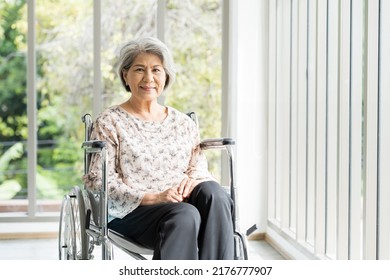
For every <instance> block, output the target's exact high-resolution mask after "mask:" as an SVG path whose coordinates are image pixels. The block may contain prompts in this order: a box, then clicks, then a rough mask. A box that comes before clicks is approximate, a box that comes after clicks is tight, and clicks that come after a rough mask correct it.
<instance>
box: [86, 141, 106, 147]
mask: <svg viewBox="0 0 390 280" xmlns="http://www.w3.org/2000/svg"><path fill="white" fill-rule="evenodd" d="M81 147H82V148H84V149H88V148H93V149H102V148H104V147H106V142H105V141H98V140H94V141H85V142H83V144H82V146H81Z"/></svg>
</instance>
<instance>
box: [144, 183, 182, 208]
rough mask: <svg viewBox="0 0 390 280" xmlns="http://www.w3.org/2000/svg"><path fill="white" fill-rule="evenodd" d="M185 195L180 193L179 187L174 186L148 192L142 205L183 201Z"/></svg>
mask: <svg viewBox="0 0 390 280" xmlns="http://www.w3.org/2000/svg"><path fill="white" fill-rule="evenodd" d="M182 201H183V196H182V195H181V194H179V192H178V188H177V187H173V188H170V189H166V190H165V191H163V192H160V193H147V194H145V195H144V197H143V199H142V201H141V205H153V204H159V203H165V202H173V203H176V202H182Z"/></svg>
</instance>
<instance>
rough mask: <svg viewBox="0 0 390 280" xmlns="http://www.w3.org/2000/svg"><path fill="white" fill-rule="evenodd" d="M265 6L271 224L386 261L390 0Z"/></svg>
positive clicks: (332, 255) (308, 241) (300, 240)
mask: <svg viewBox="0 0 390 280" xmlns="http://www.w3.org/2000/svg"><path fill="white" fill-rule="evenodd" d="M269 3H270V6H269V9H270V10H269V20H270V21H269V65H268V68H269V84H268V87H269V91H268V92H269V96H268V100H269V103H268V112H269V115H268V117H269V118H268V148H269V153H268V154H269V155H268V172H269V173H268V225H269V227H270V228H272V229H274V230H276V232H277V233H278V234H279V235H280V236H281V237H282V238H284V239H286V240H287V241H288V242H290V243H293V245H294V246H295V247H299V248H300V249H301V250H304V251H305V252H306V253H308V254H309V255H310V256H311V257H313V258H321V259H322V258H324V259H390V170H389V171H388V169H389V166H390V53H389V50H390V0H369V1H368V0H353V1H352V0H315V1H313V0H273V1H272V0H271V1H270V2H269Z"/></svg>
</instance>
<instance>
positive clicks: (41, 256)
mask: <svg viewBox="0 0 390 280" xmlns="http://www.w3.org/2000/svg"><path fill="white" fill-rule="evenodd" d="M56 227H57V225H56V224H53V225H52V228H51V229H47V231H44V232H42V227H40V226H39V225H36V224H35V225H34V226H32V225H31V224H30V226H29V231H28V232H29V234H27V232H26V230H25V229H26V227H25V226H23V225H20V224H7V225H5V224H0V260H57V259H58V240H57V238H56V237H55V235H56V234H55V230H56ZM23 230H24V231H25V233H24V234H23ZM49 230H52V234H51V235H50V234H48V232H49ZM12 231H14V232H15V234H13V235H12ZM34 231H35V232H34ZM16 233H17V234H16ZM12 236H14V238H13V237H12ZM15 237H18V238H15ZM34 237H40V238H34ZM94 255H95V259H100V256H101V255H100V248H99V247H98V248H97V249H95V252H94ZM248 255H249V259H250V260H283V259H284V258H283V256H282V255H280V254H279V253H278V252H277V251H276V250H275V249H274V248H273V247H272V246H270V245H269V244H268V243H267V242H266V241H265V240H249V241H248ZM114 258H115V259H117V260H121V259H122V260H124V259H130V257H129V256H128V255H127V254H126V253H124V252H122V251H121V250H118V249H117V250H115V248H114Z"/></svg>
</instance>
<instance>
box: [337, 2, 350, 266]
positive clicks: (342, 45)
mask: <svg viewBox="0 0 390 280" xmlns="http://www.w3.org/2000/svg"><path fill="white" fill-rule="evenodd" d="M339 15H340V21H339V23H340V31H339V32H340V33H339V36H340V37H339V38H340V41H339V144H338V145H339V147H338V151H339V153H338V156H339V158H338V172H339V176H338V224H337V226H338V231H337V241H338V242H337V259H341V260H343V259H348V250H349V249H348V244H349V240H348V237H349V236H348V234H349V229H348V226H349V185H350V182H349V164H350V153H349V150H350V135H349V131H350V85H349V79H350V74H349V73H350V2H349V1H340V13H339Z"/></svg>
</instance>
